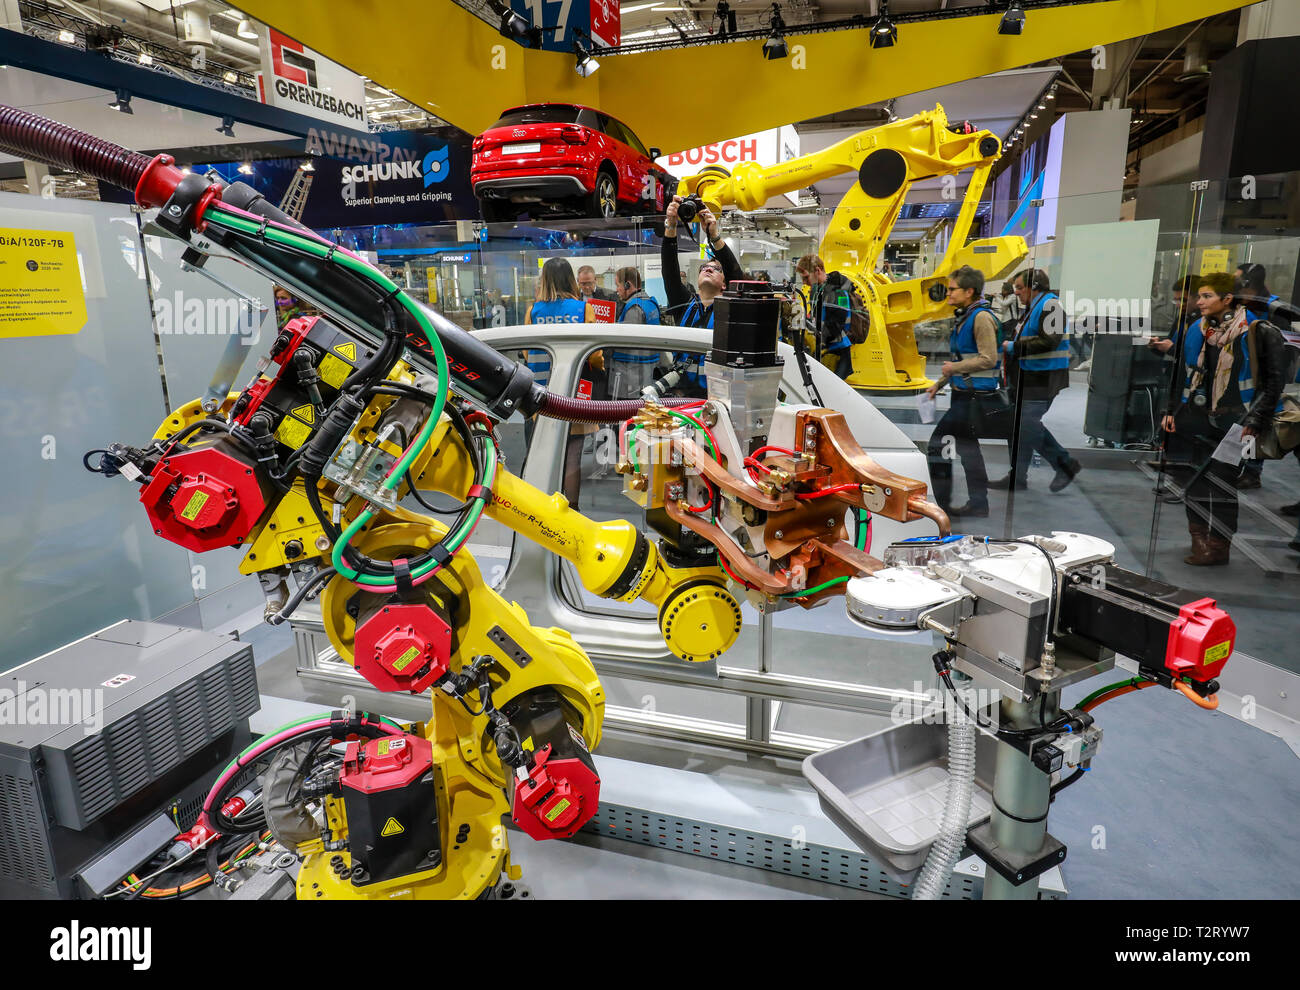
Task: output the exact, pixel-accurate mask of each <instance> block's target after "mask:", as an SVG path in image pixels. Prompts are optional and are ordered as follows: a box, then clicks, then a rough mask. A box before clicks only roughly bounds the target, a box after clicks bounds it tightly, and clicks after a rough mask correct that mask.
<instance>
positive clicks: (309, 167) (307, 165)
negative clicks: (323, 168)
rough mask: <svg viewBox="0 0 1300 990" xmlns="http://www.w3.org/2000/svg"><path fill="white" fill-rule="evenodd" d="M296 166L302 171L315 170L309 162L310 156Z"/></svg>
mask: <svg viewBox="0 0 1300 990" xmlns="http://www.w3.org/2000/svg"><path fill="white" fill-rule="evenodd" d="M298 167H299V168H300V169H302V170H303V171H304V172H315V171H316V166H315V165H313V164H312V163H311V159H310V158H308V159H307V160H306V161H305V162H303V163H302V164H301V165H299V166H298Z"/></svg>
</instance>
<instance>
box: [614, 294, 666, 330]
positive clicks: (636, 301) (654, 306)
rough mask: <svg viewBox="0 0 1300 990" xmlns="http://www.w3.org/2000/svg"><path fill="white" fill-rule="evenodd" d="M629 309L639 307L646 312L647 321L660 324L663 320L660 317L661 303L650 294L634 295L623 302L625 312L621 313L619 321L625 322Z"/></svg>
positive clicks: (656, 324)
mask: <svg viewBox="0 0 1300 990" xmlns="http://www.w3.org/2000/svg"><path fill="white" fill-rule="evenodd" d="M629 309H639V310H641V312H642V313H643V314H645V322H646V323H651V324H654V325H655V326H658V325H659V324H660V323H662V322H663V321H662V320H661V319H660V318H659V304H658V303H657V302H655V301H654V300H653V299H651V298H650V297H649V296H633V297H632V298H631V299H629V300H628V301H627V302H626V303H624V304H623V312H622V313H620V314H619V317H618V321H619V322H620V323H623V322H625V321H624V319H623V317H624V316H626V315H627V311H628V310H629Z"/></svg>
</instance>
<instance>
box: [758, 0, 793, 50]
mask: <svg viewBox="0 0 1300 990" xmlns="http://www.w3.org/2000/svg"><path fill="white" fill-rule="evenodd" d="M784 32H785V21H783V20H781V7H780V5H779V4H775V3H774V4H772V33H771V34H769V35H768V36H767V40H766V41H764V42H763V57H764V58H765V59H775V58H785V57H786V56H788V55H789V54H790V50H789V49H788V48H787V47H786V43H785V34H784Z"/></svg>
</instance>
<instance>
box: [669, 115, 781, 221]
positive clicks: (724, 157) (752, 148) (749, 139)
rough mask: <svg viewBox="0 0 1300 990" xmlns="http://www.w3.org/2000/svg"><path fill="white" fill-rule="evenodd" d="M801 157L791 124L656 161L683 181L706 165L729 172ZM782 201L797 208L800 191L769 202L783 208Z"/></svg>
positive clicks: (675, 153) (688, 149)
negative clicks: (749, 164)
mask: <svg viewBox="0 0 1300 990" xmlns="http://www.w3.org/2000/svg"><path fill="white" fill-rule="evenodd" d="M798 157H799V132H798V131H796V130H795V129H794V126H793V125H792V124H785V125H784V126H782V127H774V128H772V129H771V130H767V131H759V132H757V133H755V134H745V135H743V136H741V137H737V138H728V139H727V140H726V141H714V142H713V143H712V144H702V145H700V146H699V147H697V148H687V149H686V150H685V151H678V152H674V153H673V154H671V155H663V156H662V157H660V158H656V159H655V163H656V164H657V165H659V166H661V167H662V168H664V169H665V170H666V171H668V172H669V173H670V174H671V175H672V176H673V177H674V178H676V179H682V178H685V177H686V176H688V175H695V174H696V173H697V172H699V171H700V169H701V168H703V167H704V166H705V165H721V166H722V167H723V168H725V169H728V170H730V169H733V168H735V167H736V166H737V165H739V164H740V163H741V162H756V163H757V164H759V165H779V164H780V163H781V162H788V161H790V160H791V159H792V158H798ZM782 198H784V199H786V200H788V201H789V202H790V203H791V204H793V205H795V206H798V205H799V190H797V189H796V190H793V191H791V192H788V193H785V194H783V196H779V197H778V196H774V197H772V199H771V200H770V201H769V202H772V203H773V204H775V205H780V203H779V200H780V199H782Z"/></svg>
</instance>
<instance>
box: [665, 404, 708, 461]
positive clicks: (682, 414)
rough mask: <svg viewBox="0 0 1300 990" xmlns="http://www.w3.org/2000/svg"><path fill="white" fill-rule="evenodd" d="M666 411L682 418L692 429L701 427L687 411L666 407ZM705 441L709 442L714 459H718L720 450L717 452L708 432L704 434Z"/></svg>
mask: <svg viewBox="0 0 1300 990" xmlns="http://www.w3.org/2000/svg"><path fill="white" fill-rule="evenodd" d="M664 411H665V412H667V413H668V415H670V416H675V417H677V418H678V419H680V420H681V421H682V422H683V423H685V424H686V425H687V426H689V427H690V428H691V429H692V430H698V429H699V427H698V426H696V425H695V423H693V422H692V421H691V419H690V417H689V416H687V415H686V414H685V413H679V412H678V411H677V410H676V409H666V410H664ZM704 442H705V443H707V444H708V445H709V453H710V454H712V455H713V459H714V460H715V461H716V460H717V459H718V452H717V451H716V450H714V449H713V441H712V440H710V439H709V435H708V434H707V433H705V434H704Z"/></svg>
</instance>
